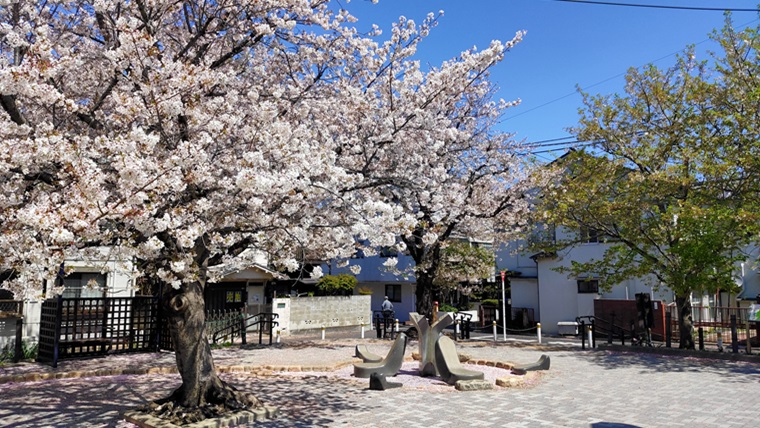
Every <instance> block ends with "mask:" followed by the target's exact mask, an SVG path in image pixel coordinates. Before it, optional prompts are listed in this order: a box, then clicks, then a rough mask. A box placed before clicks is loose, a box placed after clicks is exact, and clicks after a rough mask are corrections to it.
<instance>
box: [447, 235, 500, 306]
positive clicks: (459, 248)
mask: <svg viewBox="0 0 760 428" xmlns="http://www.w3.org/2000/svg"><path fill="white" fill-rule="evenodd" d="M494 266H495V264H494V254H493V251H491V250H489V249H488V248H484V247H480V246H477V245H473V244H471V243H470V242H468V241H463V240H452V241H450V242H448V243H447V244H446V246H444V247H443V250H442V256H441V265H440V266H439V268H438V276H437V277H436V278H435V280H434V281H433V284H434V285H435V286H436V287H437V288H438V291H439V292H440V293H441V294H453V293H454V292H460V293H462V294H464V295H470V294H471V293H472V292H474V291H476V290H477V285H478V284H479V283H480V281H481V280H482V279H483V278H488V277H490V276H493V273H494Z"/></svg>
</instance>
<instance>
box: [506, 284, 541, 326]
mask: <svg viewBox="0 0 760 428" xmlns="http://www.w3.org/2000/svg"><path fill="white" fill-rule="evenodd" d="M510 281H511V283H512V307H513V308H533V316H534V318H535V319H536V320H540V319H541V311H540V306H539V304H538V303H539V302H538V278H511V279H510Z"/></svg>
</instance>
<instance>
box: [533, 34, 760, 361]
mask: <svg viewBox="0 0 760 428" xmlns="http://www.w3.org/2000/svg"><path fill="white" fill-rule="evenodd" d="M729 34H730V35H733V36H734V37H736V35H735V33H734V32H733V30H731V28H730V23H729V24H727V28H726V29H724V31H723V32H721V33H716V34H715V37H716V38H717V39H718V41H719V42H721V44H722V45H723V46H724V47H725V48H726V49H728V48H730V47H732V46H735V44H736V43H734V42H730V41H728V40H727V39H726V36H727V35H729ZM748 34H749V33H748ZM751 34H754V33H751ZM739 38H741V37H739ZM745 54H746V52H745ZM735 56H736V55H735V54H734V53H730V52H728V51H727V52H725V56H724V57H722V58H719V57H716V59H717V60H716V63H715V66H714V67H708V64H707V63H705V62H695V61H694V59H693V58H694V55H693V52H692V51H691V50H687V51H686V53H685V55H683V56H682V57H680V58H679V59H678V60H677V62H676V64H675V65H674V66H673V67H671V68H669V69H666V70H661V69H659V68H656V67H654V66H650V67H647V68H645V69H644V70H643V71H639V70H637V69H631V70H630V71H629V72H628V75H627V76H626V85H625V94H624V95H613V96H592V95H589V94H583V96H584V104H585V108H583V109H581V111H580V113H581V119H580V123H579V126H578V127H577V128H576V129H574V130H573V131H574V133H575V134H576V136H577V138H578V139H579V140H584V141H592V142H593V145H592V146H590V147H591V148H589V149H584V150H580V151H574V152H570V153H569V154H568V155H567V156H565V157H563V158H562V159H560V160H559V161H557V162H555V164H554V165H553V167H554V168H557V169H559V170H561V171H562V175H561V177H562V178H560V179H559V180H558V182H556V183H555V185H554V186H551V187H549V188H548V189H546V190H545V191H544V193H543V195H542V202H541V204H542V206H541V207H540V209H539V210H537V212H536V214H537V215H538V216H539V217H538V218H537V219H536V220H537V221H541V222H542V223H546V224H554V225H557V226H564V227H566V228H568V229H570V230H575V231H578V232H579V233H576V234H570V235H569V237H568V238H566V239H559V240H555V241H554V242H546V241H544V242H542V243H540V244H538V245H536V246H537V247H539V248H540V249H542V250H544V251H547V252H551V253H556V254H562V250H563V249H567V248H569V247H572V246H574V245H576V244H578V243H579V242H581V241H582V240H584V239H587V237H588V235H589V231H591V232H593V233H594V234H596V236H598V237H600V238H601V239H602V240H607V241H608V245H609V246H608V248H607V249H606V251H605V252H604V255H603V256H602V257H601V258H600V259H595V260H591V261H589V262H587V263H577V262H574V263H572V264H571V266H570V267H568V268H566V269H564V271H566V272H568V273H569V274H572V275H579V274H582V273H590V272H593V273H595V274H597V275H600V276H601V277H602V279H603V284H602V286H603V287H604V288H611V287H612V286H614V285H615V284H617V283H619V282H621V281H622V280H624V279H627V278H632V277H642V278H645V279H647V280H649V281H651V283H652V284H651V285H652V286H654V287H655V288H659V287H663V286H664V287H667V288H669V289H670V290H672V291H673V292H674V293H675V296H676V304H677V306H678V310H679V317H678V322H679V326H680V332H681V333H680V334H681V336H680V347H682V348H694V340H693V325H692V322H691V301H690V296H691V294H692V293H706V292H715V291H717V290H730V291H733V288H735V287H736V285H735V281H734V274H735V263H736V262H737V261H739V260H742V259H744V254H743V253H742V249H743V248H745V247H746V245H747V244H748V243H749V242H750V241H751V239H752V238H753V237H754V232H756V226H757V217H756V215H755V214H754V212H755V211H754V210H753V209H752V208H751V205H750V203H751V201H750V199H751V198H747V195H748V194H749V192H748V191H747V189H749V188H752V187H751V186H752V185H754V183H753V181H754V180H753V179H752V176H753V174H750V173H749V170H748V169H747V168H752V170H754V168H755V163H756V160H755V159H754V158H753V159H745V158H741V159H745V161H746V162H747V166H742V165H739V164H738V163H737V161H738V160H739V159H740V158H731V156H732V155H731V154H732V153H735V152H737V151H738V148H737V145H738V144H740V143H739V142H738V140H737V138H738V137H737V135H744V134H746V133H747V132H748V130H749V129H750V125H748V124H745V125H742V126H741V127H739V126H738V125H737V124H738V123H746V122H749V121H751V120H755V122H756V119H757V118H755V117H754V116H753V119H747V118H746V117H745V114H746V113H749V110H750V109H748V108H746V107H747V106H745V105H744V104H743V101H742V100H741V99H740V98H739V96H738V95H735V94H738V93H739V92H740V91H739V90H737V89H733V88H731V87H729V86H733V85H734V83H735V82H734V81H735V80H737V81H742V82H743V80H742V79H744V77H741V76H739V74H742V73H744V72H745V71H746V70H745V69H742V68H741V67H740V66H737V65H735V64H736V61H737V59H736V58H735ZM721 63H722V64H724V65H722V66H719V65H718V64H721ZM756 68H757V67H756V66H755V69H756ZM716 70H717V71H718V72H719V73H718V74H721V75H722V77H719V78H717V79H716V78H714V77H713V76H712V74H711V73H710V72H712V71H716ZM742 70H744V71H742ZM744 75H745V76H746V73H744ZM754 76H756V75H754ZM729 78H730V79H729ZM753 78H756V77H753ZM729 83H730V84H729ZM736 84H737V85H738V83H736ZM754 88H755V92H757V91H756V88H757V86H755V87H754ZM728 94H734V95H735V96H734V97H733V98H729V97H728ZM729 100H731V101H730V102H731V103H732V104H731V107H733V108H732V109H729V108H728V107H727V106H728V104H729ZM719 105H723V106H725V107H726V108H723V109H720V111H716V108H717V106H719ZM752 108H754V112H753V113H751V114H752V115H756V114H757V106H754V105H753V106H752ZM752 126H753V128H752V131H751V132H754V136H753V137H748V136H746V135H744V136H743V137H742V138H741V140H742V141H745V142H747V144H750V143H751V144H752V145H753V147H754V146H756V144H757V141H758V138H757V132H756V128H754V127H755V126H756V125H754V124H753V125H752Z"/></svg>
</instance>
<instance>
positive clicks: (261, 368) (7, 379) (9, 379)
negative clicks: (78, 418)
mask: <svg viewBox="0 0 760 428" xmlns="http://www.w3.org/2000/svg"><path fill="white" fill-rule="evenodd" d="M353 363H354V361H353V360H352V361H341V362H338V363H335V364H332V365H325V366H285V365H282V366H280V365H277V366H275V365H269V364H265V365H246V364H243V365H232V366H230V365H220V366H217V368H216V371H217V373H250V374H253V375H258V376H266V375H269V374H271V373H272V372H277V371H284V372H310V371H318V372H322V371H324V372H330V371H335V370H338V369H341V368H343V367H346V366H348V365H350V364H353ZM176 373H179V372H178V370H177V367H175V366H163V367H149V368H145V369H98V370H74V371H67V372H55V373H23V374H17V375H4V376H0V384H4V383H21V382H41V381H46V380H55V379H72V378H84V377H99V376H123V375H148V374H176Z"/></svg>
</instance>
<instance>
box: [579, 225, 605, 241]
mask: <svg viewBox="0 0 760 428" xmlns="http://www.w3.org/2000/svg"><path fill="white" fill-rule="evenodd" d="M599 238H600V233H599V231H598V230H596V229H594V228H593V227H584V228H582V229H581V242H587V243H596V242H600V239H599Z"/></svg>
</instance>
